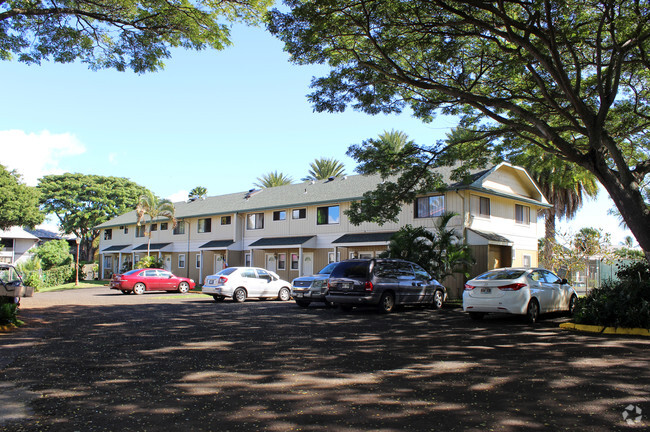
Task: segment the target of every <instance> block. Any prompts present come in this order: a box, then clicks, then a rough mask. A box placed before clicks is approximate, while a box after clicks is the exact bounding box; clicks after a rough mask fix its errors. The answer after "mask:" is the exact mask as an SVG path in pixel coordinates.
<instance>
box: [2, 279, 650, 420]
mask: <svg viewBox="0 0 650 432" xmlns="http://www.w3.org/2000/svg"><path fill="white" fill-rule="evenodd" d="M21 318H22V319H23V320H24V321H25V322H26V325H25V326H23V327H21V328H19V329H16V330H13V331H11V332H8V333H3V334H0V430H3V431H113V430H127V431H158V430H166V431H176V430H179V431H180V430H206V431H231V430H232V431H238V430H241V431H256V430H268V431H438V430H440V431H488V430H490V431H518V430H533V431H537V430H540V431H542V430H544V431H546V430H548V431H561V430H589V431H612V430H647V428H648V425H649V424H650V367H649V366H650V361H649V360H648V353H649V352H650V340H648V339H647V338H640V337H620V336H618V337H617V336H606V335H595V334H581V333H573V332H568V331H565V330H560V329H559V328H558V327H557V326H558V324H559V323H560V322H563V321H566V319H567V318H566V317H564V316H561V315H559V316H558V315H554V316H548V317H544V318H543V319H542V321H541V323H540V324H538V325H536V326H534V327H531V326H529V325H528V324H527V323H526V321H525V320H524V319H520V318H518V317H490V318H487V319H485V320H483V321H480V322H474V321H472V320H470V319H468V318H467V317H466V316H465V315H464V314H463V313H462V311H461V310H459V309H453V308H445V309H442V310H438V311H436V310H430V309H422V308H405V309H404V310H402V311H400V312H397V313H394V314H390V315H381V314H379V313H377V312H375V311H374V310H354V311H353V312H351V313H342V312H341V311H339V310H337V309H327V308H325V307H319V306H316V305H312V306H310V307H309V308H307V309H303V308H299V307H298V306H296V305H295V304H294V303H293V302H279V301H257V300H251V301H247V302H246V303H244V304H236V303H233V302H229V301H227V302H224V303H215V302H213V301H212V299H211V298H210V297H207V296H203V295H199V294H186V295H179V294H165V293H146V294H144V295H142V296H135V295H122V294H120V293H118V292H116V291H110V290H109V289H108V288H92V289H83V290H76V291H65V292H58V293H43V294H41V293H37V294H36V295H35V297H32V298H27V299H24V300H23V304H22V311H21ZM629 407H633V408H629ZM639 410H640V411H641V413H640V414H639ZM626 413H627V415H624V414H626ZM637 419H638V420H639V421H638V422H635V420H637ZM626 420H628V421H629V420H631V421H630V424H628V422H626Z"/></svg>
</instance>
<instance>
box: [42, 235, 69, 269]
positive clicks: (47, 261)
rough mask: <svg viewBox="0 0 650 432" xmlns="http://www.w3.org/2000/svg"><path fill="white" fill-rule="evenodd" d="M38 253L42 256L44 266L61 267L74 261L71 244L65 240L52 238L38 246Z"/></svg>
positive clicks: (45, 267) (46, 267)
mask: <svg viewBox="0 0 650 432" xmlns="http://www.w3.org/2000/svg"><path fill="white" fill-rule="evenodd" d="M35 253H36V255H37V256H38V257H39V258H40V260H41V263H42V265H43V268H44V269H46V270H49V269H51V268H52V267H60V266H63V265H66V264H71V263H72V254H71V253H70V245H69V244H68V242H67V241H65V240H51V241H48V242H45V243H43V244H42V245H40V246H39V247H37V248H36V252H35Z"/></svg>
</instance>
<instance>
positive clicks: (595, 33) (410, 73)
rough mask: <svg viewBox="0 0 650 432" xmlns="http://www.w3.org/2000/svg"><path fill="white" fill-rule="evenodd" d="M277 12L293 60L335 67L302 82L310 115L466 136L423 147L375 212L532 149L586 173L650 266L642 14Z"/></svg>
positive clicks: (625, 2)
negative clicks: (350, 112) (453, 127)
mask: <svg viewBox="0 0 650 432" xmlns="http://www.w3.org/2000/svg"><path fill="white" fill-rule="evenodd" d="M285 3H286V5H287V9H285V10H277V9H276V10H274V11H273V12H272V13H271V22H270V24H269V29H270V30H271V32H272V33H274V34H276V35H277V36H278V37H280V38H281V39H282V40H283V41H284V43H285V47H286V49H287V51H288V52H289V53H290V55H291V58H292V60H293V61H294V62H296V63H299V64H311V63H319V64H320V63H327V64H328V65H329V67H330V69H331V71H330V73H329V75H327V76H325V77H321V78H315V79H314V81H313V83H312V85H313V88H314V89H315V90H314V92H313V93H312V94H311V95H310V96H309V98H310V100H311V102H312V103H313V105H314V107H315V109H316V110H318V111H342V110H344V109H345V108H346V107H348V106H351V107H353V108H354V109H357V110H361V111H363V112H366V113H369V114H377V113H394V112H401V111H403V110H404V109H405V108H407V107H408V108H410V109H411V110H412V112H413V113H414V114H415V115H416V116H417V117H419V118H421V119H422V120H424V121H431V120H432V119H433V118H434V117H435V115H436V114H438V113H444V114H451V115H456V116H458V118H459V126H460V127H461V128H462V131H463V132H462V134H461V135H462V136H459V137H456V139H453V140H451V141H445V142H439V143H435V144H432V145H427V146H422V147H420V148H419V149H418V152H417V154H416V155H415V156H414V159H416V161H415V162H416V163H415V167H413V164H411V166H409V165H406V164H404V165H402V167H401V168H403V169H404V170H406V173H407V174H408V175H409V176H410V177H409V181H407V182H404V183H403V184H399V183H395V184H397V185H398V186H399V187H394V188H393V189H392V190H389V191H390V192H393V194H392V195H391V196H384V197H383V199H384V200H391V199H396V200H400V199H401V197H406V198H409V195H408V193H407V192H409V191H411V190H413V189H417V188H421V189H422V186H421V185H422V181H424V184H425V185H426V186H431V183H435V181H432V180H439V179H436V178H435V175H434V174H432V171H431V170H428V169H427V168H430V167H433V166H435V165H436V164H451V163H452V162H453V161H455V160H456V161H457V160H461V161H465V167H468V166H470V167H471V166H472V164H478V163H479V162H481V159H482V158H487V157H489V155H492V154H494V153H497V154H500V155H502V156H503V157H505V158H507V157H508V156H509V155H511V154H513V153H518V152H523V151H526V149H527V148H529V147H533V146H536V147H538V148H540V149H542V150H543V151H544V152H546V153H549V154H551V155H553V156H555V157H558V158H560V159H562V160H564V161H567V162H572V163H574V164H576V165H578V166H580V167H582V168H584V169H585V170H587V171H589V172H590V173H592V174H593V175H594V176H595V177H596V178H597V179H598V181H599V182H600V183H601V184H602V185H603V187H604V188H605V189H606V190H607V192H608V193H609V195H610V196H611V198H612V200H613V201H614V203H615V205H616V207H617V208H618V210H619V211H620V212H621V215H622V216H623V218H624V219H625V221H626V223H627V224H628V226H629V228H630V230H631V231H632V233H633V234H634V236H635V237H636V239H637V241H638V242H639V244H640V246H641V247H642V248H643V250H644V251H645V254H646V257H647V258H650V230H648V229H647V227H648V226H650V209H649V208H648V203H647V202H646V201H645V199H644V196H643V193H642V186H641V185H643V184H644V182H645V179H646V176H647V175H648V173H649V172H650V159H649V158H648V156H649V155H648V154H649V152H650V145H649V142H650V141H649V140H650V134H649V133H648V132H649V131H648V126H649V125H650V74H649V73H648V70H649V69H650V57H648V52H650V3H648V2H640V1H638V0H619V1H616V2H614V1H611V0H591V1H586V2H585V1H583V0H562V1H560V0H547V1H540V0H516V1H515V0H502V1H499V2H495V1H486V0H468V1H460V0H426V1H424V0H411V1H408V2H406V1H398V0H331V1H308V0H306V1H299V0H287V1H285ZM483 162H484V161H483ZM398 171H401V170H398ZM455 174H456V177H458V178H462V177H464V176H465V175H466V174H467V170H466V169H459V170H457V171H456V173H455ZM385 189H386V188H385ZM375 198H376V199H382V197H381V196H378V195H377V196H375Z"/></svg>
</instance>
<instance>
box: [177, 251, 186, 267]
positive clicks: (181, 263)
mask: <svg viewBox="0 0 650 432" xmlns="http://www.w3.org/2000/svg"><path fill="white" fill-rule="evenodd" d="M178 268H185V254H180V255H178Z"/></svg>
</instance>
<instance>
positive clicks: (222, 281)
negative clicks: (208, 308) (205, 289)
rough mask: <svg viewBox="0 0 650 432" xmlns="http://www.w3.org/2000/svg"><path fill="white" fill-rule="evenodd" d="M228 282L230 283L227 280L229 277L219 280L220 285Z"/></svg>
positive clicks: (222, 277)
mask: <svg viewBox="0 0 650 432" xmlns="http://www.w3.org/2000/svg"><path fill="white" fill-rule="evenodd" d="M226 282H228V278H227V277H224V276H221V277H220V278H219V282H218V283H219V284H220V285H222V284H225V283H226Z"/></svg>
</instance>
